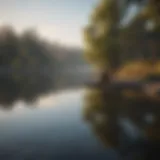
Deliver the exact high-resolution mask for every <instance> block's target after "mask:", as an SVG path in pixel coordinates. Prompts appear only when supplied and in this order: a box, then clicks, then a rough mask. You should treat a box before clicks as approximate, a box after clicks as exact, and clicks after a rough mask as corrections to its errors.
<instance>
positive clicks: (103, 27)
mask: <svg viewBox="0 0 160 160" xmlns="http://www.w3.org/2000/svg"><path fill="white" fill-rule="evenodd" d="M115 2H116V1H115V0H109V1H108V0H102V1H101V2H100V3H99V5H98V6H97V7H96V8H95V10H94V12H93V14H92V15H91V18H90V23H89V25H88V26H87V27H86V28H85V29H84V40H85V44H86V45H85V57H86V59H88V61H89V62H91V63H93V64H95V65H96V66H98V67H100V68H107V67H115V66H116V65H117V64H116V58H118V55H117V53H118V52H117V51H118V38H117V28H116V24H117V19H118V14H117V5H116V3H115Z"/></svg>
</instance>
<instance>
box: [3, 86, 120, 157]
mask: <svg viewBox="0 0 160 160" xmlns="http://www.w3.org/2000/svg"><path fill="white" fill-rule="evenodd" d="M84 93H85V90H83V89H79V90H67V91H61V92H57V93H53V94H51V95H49V96H46V97H43V98H40V99H39V100H38V101H37V103H35V104H33V105H31V106H27V105H26V104H24V103H23V102H18V103H17V104H15V107H14V108H13V109H11V110H1V111H0V129H1V130H0V135H1V136H0V160H35V159H37V160H53V159H54V160H63V159H65V160H68V159H73V160H85V159H86V160H89V159H97V160H99V159H100V160H117V159H118V155H117V153H116V152H114V151H113V150H111V149H109V148H106V147H105V146H104V145H103V144H102V142H101V141H100V140H99V139H98V138H97V137H96V135H95V134H94V133H93V132H92V130H91V126H90V125H89V124H88V123H86V121H85V120H84V118H83V97H84Z"/></svg>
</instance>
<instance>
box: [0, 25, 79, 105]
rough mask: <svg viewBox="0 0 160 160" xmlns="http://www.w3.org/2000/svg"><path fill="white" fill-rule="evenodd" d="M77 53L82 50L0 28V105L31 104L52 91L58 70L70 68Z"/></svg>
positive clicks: (28, 32) (33, 33)
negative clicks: (20, 102) (17, 102)
mask: <svg viewBox="0 0 160 160" xmlns="http://www.w3.org/2000/svg"><path fill="white" fill-rule="evenodd" d="M76 52H81V50H80V49H75V50H74V49H72V48H67V47H64V46H60V45H58V44H56V43H50V42H48V41H46V40H44V39H43V38H42V37H40V36H39V34H38V33H36V31H35V30H32V29H30V30H26V31H24V32H23V33H22V34H18V33H17V32H16V31H15V30H14V28H12V27H10V26H3V27H0V104H2V105H6V106H11V104H13V103H14V102H16V101H17V100H24V101H25V102H33V101H34V100H35V99H36V98H37V97H38V96H40V95H42V94H46V93H49V92H51V91H53V90H54V88H55V84H56V83H55V80H56V79H57V78H55V77H56V76H58V72H59V71H60V68H62V66H63V67H64V68H65V67H66V65H67V64H71V63H72V61H74V60H75V59H76V58H75V55H78V54H76ZM73 55H74V56H73ZM67 57H69V58H67ZM78 59H79V58H78ZM78 59H77V62H78Z"/></svg>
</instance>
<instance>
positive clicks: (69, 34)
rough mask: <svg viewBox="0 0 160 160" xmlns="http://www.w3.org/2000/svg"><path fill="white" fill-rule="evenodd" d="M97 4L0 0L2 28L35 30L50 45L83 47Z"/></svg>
mask: <svg viewBox="0 0 160 160" xmlns="http://www.w3.org/2000/svg"><path fill="white" fill-rule="evenodd" d="M96 2H97V0H0V25H12V26H13V27H14V28H15V29H16V30H17V31H18V32H22V31H23V30H25V29H26V28H35V29H37V30H38V32H39V33H40V35H41V36H42V37H44V38H46V39H48V40H50V41H55V42H58V43H61V44H64V45H69V46H80V47H82V45H83V40H82V28H83V27H84V26H85V24H87V21H88V16H89V14H90V13H91V11H92V8H93V6H95V4H96Z"/></svg>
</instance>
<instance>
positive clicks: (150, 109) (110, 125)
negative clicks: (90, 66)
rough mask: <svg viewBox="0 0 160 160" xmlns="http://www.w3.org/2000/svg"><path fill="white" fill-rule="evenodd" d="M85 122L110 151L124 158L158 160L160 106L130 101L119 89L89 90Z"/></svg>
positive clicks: (141, 101)
mask: <svg viewBox="0 0 160 160" xmlns="http://www.w3.org/2000/svg"><path fill="white" fill-rule="evenodd" d="M83 111H84V113H83V115H84V119H85V120H86V121H87V122H88V123H89V124H90V127H91V130H92V131H93V132H94V133H95V135H96V136H97V137H98V139H100V141H101V142H102V143H103V144H104V145H105V146H106V147H107V148H114V149H115V150H116V151H117V152H119V153H120V154H121V155H122V156H123V159H125V158H126V159H134V160H135V159H136V160H138V159H140V160H146V159H154V158H155V157H156V159H157V158H158V156H159V153H158V152H159V151H160V110H159V103H156V102H155V103H153V102H151V101H149V100H146V99H145V100H143V99H141V100H138V99H127V98H125V97H123V96H122V94H121V93H120V92H119V91H118V90H117V91H116V92H107V91H103V90H102V89H100V88H98V87H97V88H87V92H86V94H85V106H84V110H83Z"/></svg>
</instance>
